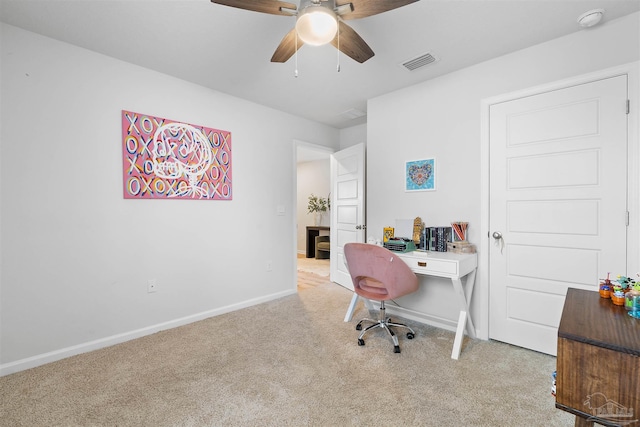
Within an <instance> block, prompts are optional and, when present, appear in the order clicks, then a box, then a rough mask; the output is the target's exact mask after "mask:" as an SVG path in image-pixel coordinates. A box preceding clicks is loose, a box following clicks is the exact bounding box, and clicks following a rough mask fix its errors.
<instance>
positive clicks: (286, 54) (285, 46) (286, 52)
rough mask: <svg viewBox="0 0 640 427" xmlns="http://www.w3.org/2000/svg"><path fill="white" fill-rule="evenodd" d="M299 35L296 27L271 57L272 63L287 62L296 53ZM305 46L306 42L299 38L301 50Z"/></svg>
mask: <svg viewBox="0 0 640 427" xmlns="http://www.w3.org/2000/svg"><path fill="white" fill-rule="evenodd" d="M297 35H298V33H297V32H296V29H295V27H294V28H293V29H292V30H291V31H289V32H288V33H287V34H286V35H285V36H284V37H283V38H282V41H281V42H280V44H279V45H278V47H277V48H276V51H275V52H273V56H272V57H271V62H287V61H288V60H289V58H291V56H292V55H293V54H294V53H296V50H297V49H296V37H297ZM302 45H304V42H303V41H302V40H301V39H300V37H298V46H297V48H298V49H300V47H302Z"/></svg>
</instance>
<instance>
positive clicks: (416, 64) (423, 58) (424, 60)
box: [400, 53, 437, 71]
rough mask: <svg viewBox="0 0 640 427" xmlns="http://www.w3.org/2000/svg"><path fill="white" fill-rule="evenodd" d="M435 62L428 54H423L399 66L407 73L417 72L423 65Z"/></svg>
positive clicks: (435, 59)
mask: <svg viewBox="0 0 640 427" xmlns="http://www.w3.org/2000/svg"><path fill="white" fill-rule="evenodd" d="M436 61H437V58H436V57H435V56H433V55H432V54H430V53H424V54H422V55H420V56H416V57H415V58H413V59H409V60H408V61H405V62H403V63H402V64H400V65H401V66H403V67H404V68H406V69H407V70H409V71H414V70H417V69H418V68H421V67H424V66H425V65H429V64H431V63H434V62H436Z"/></svg>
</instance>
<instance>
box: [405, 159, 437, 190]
mask: <svg viewBox="0 0 640 427" xmlns="http://www.w3.org/2000/svg"><path fill="white" fill-rule="evenodd" d="M435 189H436V159H435V158H429V159H423V160H410V161H408V162H406V163H405V166H404V191H406V192H413V191H435Z"/></svg>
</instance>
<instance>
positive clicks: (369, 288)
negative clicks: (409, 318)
mask: <svg viewBox="0 0 640 427" xmlns="http://www.w3.org/2000/svg"><path fill="white" fill-rule="evenodd" d="M344 255H345V259H346V264H347V268H348V269H349V274H350V275H351V280H352V281H353V288H354V291H355V293H356V294H358V295H359V296H361V297H363V298H367V299H370V300H374V301H379V302H380V319H379V320H373V319H368V318H365V319H362V320H361V321H360V322H358V324H357V325H356V329H357V330H358V331H360V330H362V324H363V322H372V323H373V324H372V325H370V326H368V327H367V328H366V329H365V330H363V331H362V332H361V333H360V336H359V337H358V345H364V339H363V337H364V334H366V333H367V332H368V331H370V330H371V329H374V328H382V329H384V330H386V331H387V332H388V333H389V335H391V339H392V340H393V351H394V353H400V345H399V344H398V337H397V336H396V334H395V333H394V331H393V329H392V327H400V328H406V329H408V330H409V332H407V338H408V339H413V337H414V336H415V332H414V331H413V329H411V328H410V327H409V326H407V325H405V324H403V323H395V322H392V321H391V319H390V318H388V317H386V314H385V306H384V302H385V301H388V300H392V299H394V298H398V297H401V296H404V295H407V294H410V293H411V292H415V291H416V290H417V289H418V278H417V277H416V275H415V273H414V272H413V271H411V269H410V268H409V266H408V265H407V264H406V263H405V262H404V261H402V260H401V259H400V258H398V257H397V256H396V255H395V254H394V253H393V252H391V251H389V250H388V249H385V248H383V247H381V246H376V245H371V244H367V243H347V244H346V245H344Z"/></svg>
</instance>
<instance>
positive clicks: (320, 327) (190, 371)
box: [0, 276, 573, 427]
mask: <svg viewBox="0 0 640 427" xmlns="http://www.w3.org/2000/svg"><path fill="white" fill-rule="evenodd" d="M316 277H317V276H316ZM318 279H319V278H318ZM350 297H351V293H350V292H349V291H347V290H346V289H344V288H342V287H340V286H338V285H336V284H332V283H330V282H329V281H328V280H320V279H319V280H318V282H317V284H316V285H315V286H311V287H307V288H305V289H303V290H301V291H300V292H299V293H298V294H297V295H292V296H289V297H285V298H281V299H279V300H276V301H272V302H269V303H265V304H261V305H259V306H255V307H250V308H247V309H243V310H240V311H236V312H233V313H228V314H225V315H221V316H217V317H214V318H210V319H207V320H204V321H200V322H196V323H193V324H190V325H186V326H183V327H180V328H175V329H171V330H167V331H163V332H159V333H156V334H153V335H150V336H147V337H144V338H140V339H137V340H133V341H129V342H126V343H123V344H119V345H115V346H112V347H109V348H105V349H102V350H98V351H94V352H91V353H87V354H83V355H78V356H75V357H71V358H68V359H65V360H61V361H59V362H55V363H51V364H48V365H45V366H41V367H38V368H34V369H30V370H27V371H23V372H19V373H16V374H12V375H8V376H6V377H2V378H0V398H1V401H0V402H1V407H0V425H2V426H3V427H4V426H7V427H9V426H11V427H20V426H25V427H27V426H28V427H39V426H42V427H44V426H46V427H52V426H154V427H155V426H157V427H163V426H370V425H385V426H403V427H404V426H527V427H535V426H541V427H542V426H545V427H548V426H554V427H560V426H573V417H571V416H570V415H568V414H566V413H564V412H562V411H559V410H557V409H555V407H554V399H553V397H552V396H551V395H550V387H551V372H552V371H553V370H554V369H555V358H553V357H551V356H547V355H544V354H540V353H536V352H532V351H528V350H524V349H522V348H518V347H513V346H510V345H507V344H502V343H498V342H491V341H489V342H485V341H476V340H468V339H466V340H465V344H464V347H463V352H462V355H461V357H460V360H458V361H455V360H452V359H451V358H450V353H451V346H452V343H453V333H451V332H448V331H444V330H440V329H436V328H433V327H429V326H425V325H421V324H417V323H413V322H408V323H409V324H411V325H412V326H413V327H414V328H415V329H416V333H417V335H416V338H415V339H413V340H407V339H406V338H404V336H401V337H400V338H401V339H400V346H401V347H402V353H400V354H395V353H393V350H392V345H391V342H390V341H389V339H388V337H387V336H385V335H373V336H371V337H368V338H367V340H366V345H365V346H363V347H360V346H358V345H357V342H356V337H357V332H356V331H355V329H354V326H355V323H356V320H354V321H353V322H351V323H345V322H343V320H342V319H343V317H344V311H345V308H346V306H347V305H348V303H349V300H350ZM365 315H368V313H365V309H364V307H363V306H358V308H357V310H356V313H355V316H354V319H358V318H360V317H363V316H365Z"/></svg>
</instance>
